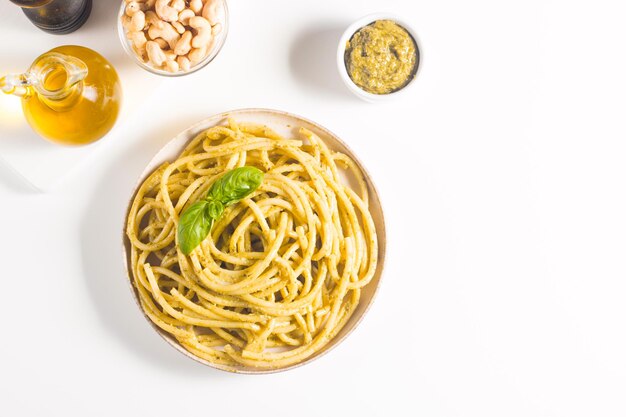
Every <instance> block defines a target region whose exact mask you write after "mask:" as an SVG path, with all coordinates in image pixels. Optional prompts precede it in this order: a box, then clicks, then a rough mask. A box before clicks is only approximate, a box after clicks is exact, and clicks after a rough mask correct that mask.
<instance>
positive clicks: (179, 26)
mask: <svg viewBox="0 0 626 417" xmlns="http://www.w3.org/2000/svg"><path fill="white" fill-rule="evenodd" d="M172 26H174V29H176V32H178V33H179V34H181V35H182V34H183V33H185V26H184V25H183V24H182V23H180V22H172Z"/></svg>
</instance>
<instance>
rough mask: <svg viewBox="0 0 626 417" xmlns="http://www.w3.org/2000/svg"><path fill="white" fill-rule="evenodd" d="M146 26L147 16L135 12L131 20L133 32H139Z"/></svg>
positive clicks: (140, 12)
mask: <svg viewBox="0 0 626 417" xmlns="http://www.w3.org/2000/svg"><path fill="white" fill-rule="evenodd" d="M145 25H146V15H145V14H144V12H142V11H141V10H139V11H137V12H135V13H134V14H133V15H132V16H131V18H130V27H131V29H132V31H134V32H137V31H140V30H142V29H143V27H144V26H145Z"/></svg>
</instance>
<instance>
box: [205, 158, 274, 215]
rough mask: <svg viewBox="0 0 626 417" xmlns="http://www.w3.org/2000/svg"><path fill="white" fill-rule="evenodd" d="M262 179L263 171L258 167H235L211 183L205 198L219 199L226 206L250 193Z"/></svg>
mask: <svg viewBox="0 0 626 417" xmlns="http://www.w3.org/2000/svg"><path fill="white" fill-rule="evenodd" d="M262 181H263V172H262V171H261V170H260V169H258V168H255V167H248V166H245V167H240V168H235V169H233V170H232V171H228V172H227V173H226V174H224V175H223V176H222V177H221V178H220V179H218V180H217V181H215V182H214V183H213V185H212V186H211V189H210V190H209V193H208V195H207V199H208V200H210V201H219V202H221V203H222V205H223V206H224V207H226V206H229V205H231V204H233V203H236V202H237V201H239V200H242V199H244V198H246V197H247V196H249V195H250V194H252V192H253V191H254V190H256V189H257V188H259V185H261V182H262Z"/></svg>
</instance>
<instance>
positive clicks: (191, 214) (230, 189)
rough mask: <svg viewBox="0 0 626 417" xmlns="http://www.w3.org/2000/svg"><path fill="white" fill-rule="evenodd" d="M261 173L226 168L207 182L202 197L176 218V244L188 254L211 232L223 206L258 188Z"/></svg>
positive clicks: (247, 169)
mask: <svg viewBox="0 0 626 417" xmlns="http://www.w3.org/2000/svg"><path fill="white" fill-rule="evenodd" d="M262 181H263V172H262V171H261V170H260V169H258V168H255V167H247V166H246V167H240V168H235V169H233V170H232V171H228V172H227V173H226V174H224V175H222V177H220V178H219V179H218V180H217V181H215V182H214V183H213V185H211V188H210V189H209V192H208V193H207V196H206V198H204V199H203V200H200V201H196V202H195V203H193V204H192V205H191V206H189V207H187V209H186V210H185V212H184V213H183V214H182V215H181V216H180V219H179V220H178V230H177V234H178V246H179V247H180V250H181V251H182V252H183V253H184V254H185V255H189V254H190V253H191V251H193V250H194V249H195V248H196V246H198V245H199V244H200V243H201V242H202V241H203V240H204V239H206V237H207V236H208V235H209V232H210V231H211V226H213V223H214V222H215V220H217V219H219V218H220V216H221V215H222V213H223V212H224V208H225V207H227V206H229V205H231V204H234V203H236V202H237V201H239V200H241V199H244V198H246V197H247V196H249V195H250V194H252V192H253V191H254V190H256V189H257V188H259V185H261V182H262Z"/></svg>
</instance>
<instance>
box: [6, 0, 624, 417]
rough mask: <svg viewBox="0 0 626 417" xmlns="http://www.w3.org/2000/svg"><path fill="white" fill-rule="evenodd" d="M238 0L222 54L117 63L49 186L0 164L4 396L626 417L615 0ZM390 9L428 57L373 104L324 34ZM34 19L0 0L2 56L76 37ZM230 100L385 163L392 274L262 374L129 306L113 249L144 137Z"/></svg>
mask: <svg viewBox="0 0 626 417" xmlns="http://www.w3.org/2000/svg"><path fill="white" fill-rule="evenodd" d="M95 3H96V4H95V7H94V11H93V14H92V17H91V20H90V21H89V22H88V23H87V26H86V28H85V29H81V30H85V31H86V32H90V31H101V33H102V38H101V39H100V40H99V42H101V40H102V39H106V42H107V45H109V48H108V51H107V54H108V55H107V57H108V58H109V59H110V60H111V61H112V62H113V63H114V64H115V65H116V66H118V68H120V70H122V69H124V70H125V71H131V70H130V69H128V68H129V66H132V65H134V64H133V63H132V62H131V61H130V59H128V58H127V57H126V56H125V55H124V52H123V51H122V48H121V46H120V45H118V40H117V38H116V34H115V30H113V29H112V28H113V26H114V25H115V17H114V15H115V9H116V8H117V4H118V2H117V1H113V0H95ZM229 5H230V11H231V28H230V34H229V37H228V40H227V43H226V46H225V49H224V50H223V51H222V53H221V54H220V56H219V57H218V59H217V60H216V61H214V62H213V63H212V64H211V65H210V66H209V67H207V68H205V69H204V70H202V71H200V72H199V73H197V74H195V75H192V76H188V77H184V78H179V79H168V80H161V79H157V78H156V77H155V76H152V75H149V74H147V73H146V74H145V77H139V80H138V81H136V82H137V83H142V86H139V85H124V88H125V90H126V91H127V92H128V91H129V90H131V89H134V88H144V87H145V86H148V87H149V90H150V91H151V94H152V97H151V98H150V100H145V102H144V104H143V105H142V106H141V108H139V109H136V111H135V113H134V114H133V115H131V116H130V117H127V118H126V119H125V120H123V121H122V122H121V123H120V124H118V125H117V126H116V127H115V129H114V131H113V132H112V133H111V135H109V136H108V137H107V138H106V139H105V140H104V141H103V142H101V145H100V146H99V149H98V150H97V152H94V153H93V154H92V155H90V156H89V157H88V158H86V159H85V161H83V163H81V164H80V165H79V166H78V167H76V168H75V169H74V170H72V172H71V173H70V174H68V175H67V176H66V177H65V178H64V179H63V180H62V181H61V182H60V183H59V184H58V185H57V186H56V187H55V188H54V189H52V190H51V191H49V192H47V193H37V192H33V191H32V190H30V189H29V188H28V187H26V186H25V185H24V184H23V183H22V182H20V180H19V179H17V178H16V177H15V176H14V175H13V174H12V173H11V172H9V170H7V169H5V168H2V169H0V204H1V206H0V207H1V208H0V214H1V215H0V226H1V230H2V237H3V238H2V239H1V240H0V254H1V255H0V259H1V262H0V264H1V270H0V271H1V272H0V278H1V280H2V284H3V285H2V297H1V299H2V302H1V303H0V314H1V315H2V331H1V336H0V341H1V343H0V415H3V416H5V415H6V416H43V415H46V416H87V415H88V416H118V415H120V416H121V415H150V416H170V417H171V416H190V415H210V416H217V415H254V416H294V415H298V416H335V415H338V416H340V415H345V416H353V415H354V416H356V415H359V416H388V415H398V416H400V415H402V416H408V415H411V416H479V417H486V416H494V417H495V416H498V417H501V416H507V417H511V416H533V417H537V416H567V417H570V416H624V415H626V401H625V399H624V392H626V354H625V352H626V328H625V327H626V326H625V325H626V302H625V298H626V297H625V296H626V262H624V254H625V252H626V194H625V192H624V185H625V182H626V164H625V163H624V161H625V159H626V158H625V157H626V145H625V139H626V126H625V124H624V120H625V119H624V115H625V114H626V54H625V53H624V40H625V39H626V25H624V15H625V13H626V4H624V2H623V1H620V0H615V1H605V0H598V1H594V2H590V1H577V0H574V1H572V0H569V1H566V0H529V1H526V2H511V1H509V2H505V1H501V0H490V1H489V0H477V1H471V2H469V1H463V0H449V1H408V0H407V1H399V0H397V1H386V2H380V1H373V0H367V1H337V0H334V1H326V0H323V1H322V0H318V1H314V2H313V1H311V2H302V1H297V2H296V1H287V0H280V1H279V0H275V1H271V2H261V1H253V0H231V1H230V3H229ZM384 10H387V11H390V12H394V13H397V14H399V15H402V16H403V17H405V18H406V19H407V20H409V21H410V22H413V24H414V26H415V28H416V29H417V31H418V33H419V35H420V37H421V41H422V44H423V48H424V56H425V59H424V66H423V72H422V73H421V75H420V79H419V81H418V84H417V85H416V88H415V90H414V91H413V93H412V94H411V95H410V96H408V97H406V99H403V100H400V101H397V102H393V103H389V104H381V105H373V104H367V103H364V102H360V101H358V100H357V99H356V98H354V97H352V96H351V95H349V92H348V91H347V90H346V89H345V88H344V87H343V85H341V84H340V80H339V78H338V76H337V74H336V72H335V62H334V54H335V48H336V44H335V42H336V39H337V38H338V37H339V34H340V32H341V31H342V28H344V27H346V26H347V25H348V24H349V23H350V22H351V21H352V20H355V19H356V18H358V17H360V16H361V15H364V14H366V13H369V12H375V11H384ZM17 25H19V26H20V27H21V28H22V29H21V30H23V32H24V33H29V34H30V35H29V36H30V37H31V38H30V39H34V38H36V39H38V40H39V41H38V42H29V43H28V44H25V45H23V48H22V49H21V50H20V54H16V55H15V56H14V55H13V54H11V53H9V52H10V51H14V50H15V48H14V44H12V43H11V42H18V41H19V39H11V40H9V39H5V38H4V37H3V35H4V36H6V34H7V33H8V32H7V31H9V30H11V31H14V30H15V27H16V26H17ZM34 31H36V29H35V28H34V27H31V26H30V25H29V23H28V22H27V21H26V19H25V18H24V17H23V16H21V14H20V12H19V10H18V9H17V8H15V7H14V6H13V5H11V4H10V3H8V2H7V1H2V2H0V38H3V41H2V43H0V72H4V71H5V70H7V69H9V67H10V69H13V68H14V66H15V63H19V64H24V66H26V65H28V63H30V61H31V60H32V59H33V58H35V56H36V55H38V54H39V53H40V52H43V51H45V50H46V49H48V46H50V47H51V46H55V45H61V44H63V43H64V42H65V41H64V39H67V38H64V37H53V36H51V35H46V34H43V33H37V32H34ZM33 33H34V34H35V35H33ZM80 33H81V32H80V31H79V32H76V34H75V35H72V36H74V37H73V38H72V39H73V41H75V40H76V39H80V37H79V38H77V37H76V36H78V35H80ZM84 44H85V45H86V46H93V45H90V43H89V42H85V43H84ZM9 45H13V46H9ZM136 70H137V71H139V69H138V68H137V69H136ZM152 85H154V86H155V87H154V88H152ZM6 99H9V98H8V97H3V98H2V100H6ZM242 107H267V108H277V109H283V110H288V111H290V112H293V113H296V114H300V115H303V116H305V117H308V118H310V119H312V120H315V121H317V122H319V123H321V124H322V125H324V126H326V127H328V128H329V129H331V130H333V131H334V132H336V133H338V134H339V136H341V137H342V138H343V139H344V140H345V141H346V142H348V143H349V145H350V146H351V147H352V148H353V149H354V150H355V151H356V152H357V154H358V155H359V157H360V158H361V159H362V161H363V162H364V163H365V165H366V166H367V167H368V168H369V170H370V172H371V174H372V175H373V177H374V180H375V181H376V183H377V184H378V187H379V189H380V192H381V195H382V199H383V203H384V206H385V212H386V219H387V226H388V258H387V264H386V270H385V276H384V278H383V283H382V286H381V289H380V292H379V295H378V298H377V300H376V302H375V303H374V306H373V308H372V309H371V310H370V312H369V314H368V316H367V317H366V319H365V320H364V321H363V323H362V324H361V325H360V327H359V328H358V329H357V330H356V331H355V332H354V333H353V334H352V335H351V336H350V337H349V338H348V339H347V340H346V341H345V342H344V343H343V344H342V345H340V346H339V347H338V348H336V349H335V350H334V351H333V352H331V353H330V354H329V355H327V356H324V357H323V358H322V359H320V360H318V361H316V362H314V363H312V364H310V365H307V366H305V367H302V368H298V369H295V370H292V371H289V372H287V373H281V374H275V375H268V376H262V377H259V376H243V375H230V374H226V373H223V372H219V371H214V370H212V369H209V368H207V367H204V366H202V365H199V364H197V363H195V362H193V361H191V360H189V359H187V358H185V357H183V356H182V355H180V354H179V353H177V352H176V351H174V350H173V349H172V348H170V347H169V346H167V345H166V344H165V343H164V342H163V341H162V340H161V339H160V337H159V336H158V335H156V334H155V333H154V331H153V330H152V329H151V328H150V326H149V325H148V324H147V323H146V322H145V320H144V319H143V317H141V315H140V314H139V312H138V310H137V308H136V307H135V305H134V303H133V301H132V298H131V295H130V293H129V291H128V287H127V284H126V281H125V280H126V278H125V276H124V271H123V266H122V259H121V255H120V238H121V228H122V223H123V213H124V209H125V208H126V204H127V201H128V198H129V196H130V192H131V190H132V188H133V184H134V182H135V180H136V178H137V176H138V175H139V173H140V172H141V170H142V169H143V166H144V165H145V164H146V163H147V161H148V160H149V159H150V158H151V156H152V155H153V154H154V153H155V152H156V151H157V150H158V149H159V148H160V147H161V146H162V145H163V144H164V143H165V142H166V141H167V140H168V139H169V138H171V137H173V136H174V135H175V134H176V133H177V132H179V131H181V130H183V129H184V128H186V127H188V126H189V125H191V124H192V123H194V122H196V121H198V120H200V119H202V118H204V117H205V116H208V115H211V114H214V113H217V112H221V111H224V110H228V109H234V108H242ZM127 110H128V109H127ZM17 123H24V122H20V121H18V122H17ZM6 129H8V128H7V126H0V138H2V137H3V136H4V137H6V133H7V130H6Z"/></svg>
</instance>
